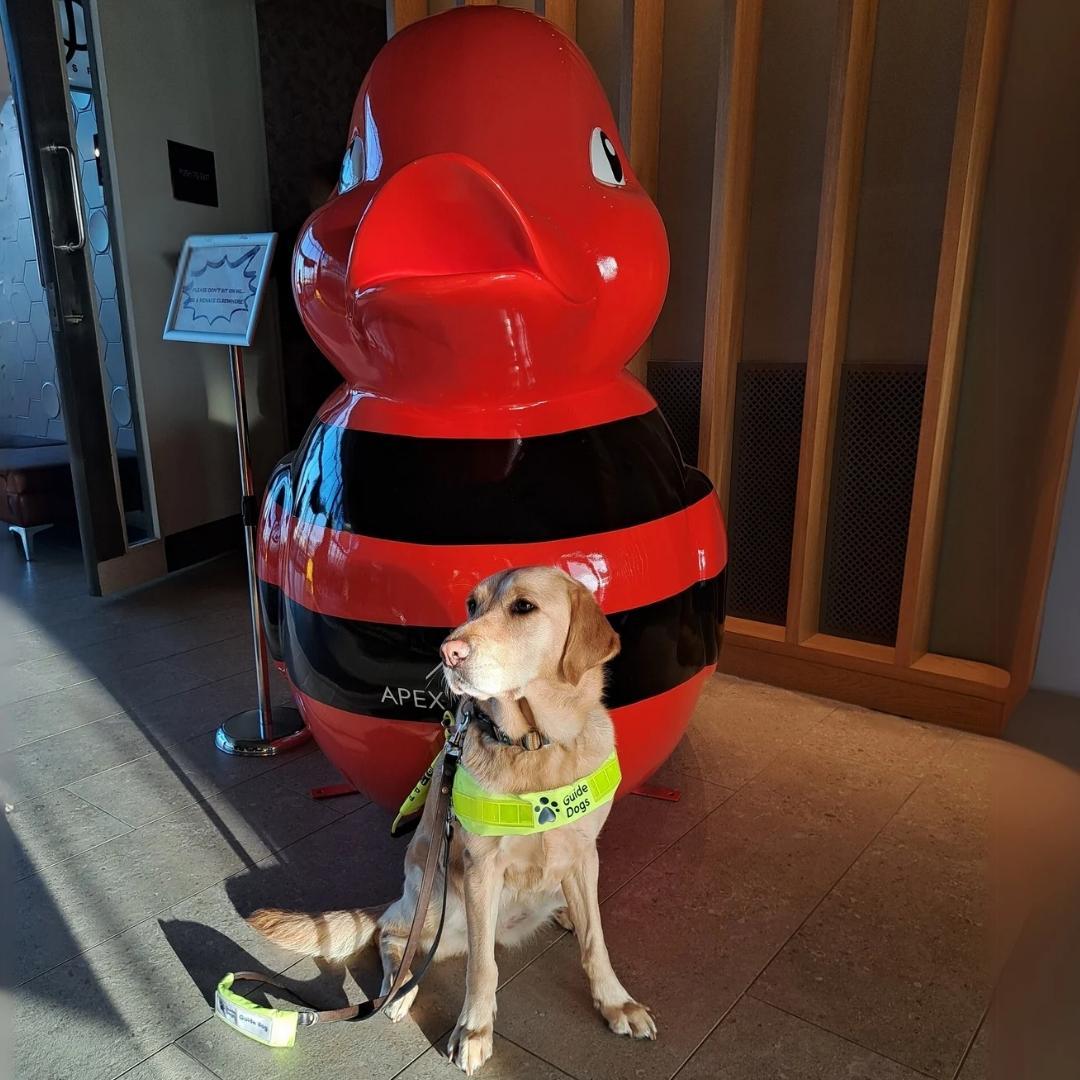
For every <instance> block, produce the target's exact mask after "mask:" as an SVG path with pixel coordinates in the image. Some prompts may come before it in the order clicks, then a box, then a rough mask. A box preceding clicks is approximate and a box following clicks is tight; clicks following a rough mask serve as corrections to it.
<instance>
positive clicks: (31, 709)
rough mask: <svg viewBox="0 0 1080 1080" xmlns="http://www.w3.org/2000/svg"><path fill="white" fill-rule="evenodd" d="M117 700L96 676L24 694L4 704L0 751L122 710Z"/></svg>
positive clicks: (0, 727)
mask: <svg viewBox="0 0 1080 1080" xmlns="http://www.w3.org/2000/svg"><path fill="white" fill-rule="evenodd" d="M122 711H123V709H122V706H121V705H120V702H119V701H117V700H116V697H115V695H113V694H112V692H111V691H110V690H109V688H108V687H107V686H105V685H104V684H103V683H101V682H100V681H99V680H97V679H91V680H90V681H88V682H83V683H79V684H78V685H76V686H68V687H65V688H64V689H63V690H53V691H50V692H49V693H46V694H38V695H36V696H35V697H31V698H24V699H23V700H22V701H17V702H15V703H14V704H11V705H5V706H4V715H3V720H2V722H0V752H6V751H8V750H14V749H17V748H18V747H20V746H24V745H26V744H27V743H31V742H36V741H37V740H38V739H45V738H48V737H49V736H50V735H56V734H58V733H59V732H62V731H68V730H71V729H72V728H77V727H82V726H83V725H84V724H91V723H93V722H94V721H95V720H102V719H104V718H105V717H106V716H115V715H116V714H117V713H119V712H122Z"/></svg>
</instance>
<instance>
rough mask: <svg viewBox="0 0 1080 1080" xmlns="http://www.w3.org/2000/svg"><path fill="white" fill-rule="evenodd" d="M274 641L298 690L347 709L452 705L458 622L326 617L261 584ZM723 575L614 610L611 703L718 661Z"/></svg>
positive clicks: (390, 710) (397, 710)
mask: <svg viewBox="0 0 1080 1080" xmlns="http://www.w3.org/2000/svg"><path fill="white" fill-rule="evenodd" d="M261 584H262V592H263V600H264V603H265V605H266V611H267V615H268V621H269V622H270V624H271V626H272V627H273V633H272V635H271V642H272V644H273V645H275V646H277V649H275V652H276V653H277V657H278V659H282V658H283V659H285V661H286V662H287V664H288V668H289V675H290V678H291V679H292V681H293V683H294V684H295V685H296V687H297V688H298V689H300V690H302V691H303V692H304V693H305V694H307V695H308V697H311V698H314V699H315V700H316V701H321V702H323V703H325V704H327V705H333V706H335V707H336V708H339V709H344V710H346V711H347V712H356V713H362V714H364V715H365V716H377V717H384V718H387V719H393V720H427V721H432V720H437V719H438V718H439V717H440V716H441V715H442V710H443V709H444V708H445V707H446V705H447V699H446V696H445V693H443V692H442V680H441V677H440V676H439V675H435V676H433V677H432V679H431V680H430V682H428V681H427V676H428V674H429V672H430V671H431V669H432V668H433V667H434V666H435V665H436V664H437V663H438V659H439V645H440V644H441V643H442V641H443V640H444V639H445V637H446V635H447V634H448V633H449V631H450V629H451V628H450V627H445V628H444V627H428V626H399V625H389V624H384V623H371V622H359V621H356V620H352V619H340V618H336V617H333V616H329V615H320V614H318V613H317V612H314V611H311V610H309V609H308V608H305V607H304V606H303V605H302V604H298V603H296V602H295V601H293V600H290V599H289V598H288V597H286V596H285V594H284V593H282V592H281V591H280V590H279V589H277V588H276V587H275V586H273V585H267V584H266V583H265V582H262V583H261ZM723 610H724V573H723V572H721V573H720V574H719V575H718V576H717V577H714V578H710V579H709V580H707V581H701V582H698V583H697V584H696V585H692V586H691V587H690V588H689V589H686V590H684V591H683V592H681V593H677V594H676V595H675V596H669V597H668V598H667V599H665V600H659V601H657V602H656V603H654V604H647V605H646V606H644V607H639V608H632V609H631V610H629V611H620V612H618V613H617V614H614V615H609V616H608V618H609V620H610V621H611V625H612V626H613V627H614V628H615V629H616V631H618V634H619V638H620V640H621V642H622V650H621V652H620V653H619V655H618V656H617V657H616V658H615V659H614V660H613V661H612V662H611V663H610V664H609V665H608V682H607V690H606V692H605V695H604V700H605V702H606V703H607V705H608V707H609V708H618V707H619V706H620V705H629V704H632V703H633V702H635V701H642V700H644V699H645V698H650V697H655V696H656V695H657V694H660V693H663V692H664V691H665V690H671V689H672V688H673V687H676V686H678V685H679V684H680V683H684V682H686V680H687V679H689V678H691V677H692V676H693V675H695V674H696V673H697V672H699V671H700V670H701V669H702V668H703V667H706V666H708V665H711V664H714V663H716V656H717V651H718V647H719V634H720V625H721V623H722V620H723Z"/></svg>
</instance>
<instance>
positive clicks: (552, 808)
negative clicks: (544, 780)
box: [533, 795, 562, 825]
mask: <svg viewBox="0 0 1080 1080" xmlns="http://www.w3.org/2000/svg"><path fill="white" fill-rule="evenodd" d="M533 810H535V811H536V824H537V825H547V824H548V823H549V822H552V821H554V820H555V816H556V815H557V814H558V813H559V812H560V811H561V810H562V807H561V806H560V805H559V804H558V803H557V802H556V801H555V800H554V799H549V798H548V797H547V796H546V795H541V796H540V805H539V806H534V807H533Z"/></svg>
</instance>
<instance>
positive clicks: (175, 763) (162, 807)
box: [68, 732, 355, 826]
mask: <svg viewBox="0 0 1080 1080" xmlns="http://www.w3.org/2000/svg"><path fill="white" fill-rule="evenodd" d="M311 751H312V747H311V746H310V744H309V745H306V746H303V747H299V748H298V749H297V750H296V753H297V754H305V755H306V754H310V753H311ZM282 765H283V760H282V758H259V757H236V756H234V755H232V754H223V753H222V752H221V751H220V750H218V748H217V747H216V746H215V745H214V740H213V737H212V735H211V734H210V733H209V732H207V733H206V734H203V735H196V736H195V738H193V739H188V740H187V741H186V742H182V743H175V744H171V745H169V746H164V747H161V748H160V749H158V750H157V751H155V752H154V753H151V754H146V755H144V756H143V757H141V758H138V759H136V760H135V761H129V762H126V763H125V764H123V765H118V766H116V767H115V768H113V769H108V770H106V771H105V772H99V773H95V774H94V775H93V776H89V777H87V778H86V779H85V780H79V781H77V782H76V783H74V784H71V785H69V787H68V790H70V791H73V792H74V793H75V794H76V795H79V796H80V797H81V798H83V799H85V800H86V801H87V802H88V803H92V804H93V805H94V806H99V807H101V809H103V810H106V811H108V812H109V813H110V814H112V815H113V816H114V817H117V818H119V819H120V820H121V821H124V822H126V823H127V824H128V825H132V826H140V825H144V824H146V822H148V821H153V820H154V819H155V818H159V817H164V816H165V815H167V814H171V813H173V812H175V811H177V810H180V809H182V808H183V807H185V806H191V805H193V804H194V803H197V802H202V801H203V800H204V799H208V798H211V797H212V796H214V795H217V794H219V793H220V792H222V791H225V790H227V789H228V788H231V787H234V786H235V785H236V784H239V783H242V782H243V781H245V780H250V779H251V778H252V777H254V776H258V775H259V774H261V773H265V772H272V771H274V770H276V769H279V768H281V767H282ZM279 779H280V778H279ZM354 809H355V807H354Z"/></svg>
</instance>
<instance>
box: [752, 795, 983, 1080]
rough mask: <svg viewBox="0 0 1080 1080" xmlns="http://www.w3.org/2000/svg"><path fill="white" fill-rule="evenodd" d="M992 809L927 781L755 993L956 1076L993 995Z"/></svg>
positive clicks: (917, 1064)
mask: <svg viewBox="0 0 1080 1080" xmlns="http://www.w3.org/2000/svg"><path fill="white" fill-rule="evenodd" d="M986 836H987V833H986V820H985V810H984V808H982V804H981V800H980V799H979V798H978V797H973V796H972V794H971V792H970V791H968V790H965V789H962V788H960V787H958V786H956V785H952V784H949V783H947V782H943V781H942V782H937V781H932V782H928V783H926V784H924V785H922V786H921V787H920V788H919V789H918V790H917V791H916V792H915V793H914V794H913V795H912V797H911V799H910V800H908V802H907V803H906V804H905V805H904V807H903V808H902V809H901V810H900V811H899V812H898V813H897V815H896V817H895V818H894V819H893V820H892V821H891V822H890V823H889V824H888V825H887V826H886V827H885V829H883V830H882V832H881V834H880V836H879V837H878V838H877V839H876V840H875V841H874V843H873V844H871V845H870V847H869V848H868V849H867V850H866V851H865V852H864V853H863V855H862V856H861V857H860V858H859V860H858V861H857V862H856V863H855V865H854V866H853V867H852V868H851V870H850V871H849V872H848V873H847V874H846V875H845V876H844V878H843V880H841V881H840V882H839V884H838V885H837V886H836V888H835V889H834V890H833V891H832V892H831V893H830V894H829V896H828V897H826V899H825V900H824V901H823V902H822V904H821V906H820V907H819V908H818V909H817V910H816V911H815V912H814V914H813V915H812V916H811V918H810V919H809V920H808V921H807V923H806V925H805V926H804V927H802V928H801V929H800V931H799V932H798V934H796V935H795V937H794V938H793V939H792V941H791V942H789V943H788V945H787V946H786V947H785V948H784V949H783V951H782V952H781V953H780V954H779V956H777V958H776V959H775V960H774V961H773V962H772V963H771V964H770V966H769V968H768V969H767V970H766V971H765V973H764V974H763V975H762V976H761V978H760V979H758V981H757V982H756V983H755V986H754V990H753V993H754V995H755V996H757V997H761V998H763V999H764V1000H766V1001H769V1002H771V1003H773V1004H776V1005H778V1006H780V1007H781V1008H784V1009H786V1010H788V1011H790V1012H792V1013H795V1014H796V1015H798V1016H801V1017H804V1018H806V1019H807V1020H810V1021H812V1022H813V1023H816V1024H819V1025H821V1026H822V1027H825V1028H828V1029H829V1030H830V1031H834V1032H837V1033H838V1034H840V1035H843V1036H845V1037H847V1038H850V1039H853V1040H854V1041H856V1042H858V1043H860V1044H862V1045H863V1046H867V1047H869V1048H871V1049H873V1050H876V1051H879V1052H880V1053H882V1054H884V1055H886V1056H887V1057H891V1058H894V1059H896V1060H898V1061H903V1062H904V1063H906V1064H908V1065H910V1066H911V1067H912V1068H915V1069H918V1070H920V1071H922V1072H925V1073H928V1074H930V1075H932V1076H936V1077H942V1078H947V1077H951V1076H952V1075H953V1072H954V1071H955V1069H956V1068H957V1066H958V1064H959V1062H960V1058H961V1056H962V1054H963V1052H964V1050H965V1049H966V1047H967V1044H968V1041H969V1040H970V1038H971V1037H972V1035H973V1033H974V1031H975V1028H976V1026H977V1024H978V1022H979V1018H980V1017H981V1015H982V1012H983V1010H984V1009H985V1007H986V1003H987V1000H988V998H989V993H990V986H991V981H992V980H991V972H990V966H989V956H988V942H987V938H988V933H987V925H988V902H989V897H988V880H989V877H988V852H987V841H986Z"/></svg>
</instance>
